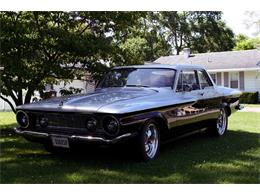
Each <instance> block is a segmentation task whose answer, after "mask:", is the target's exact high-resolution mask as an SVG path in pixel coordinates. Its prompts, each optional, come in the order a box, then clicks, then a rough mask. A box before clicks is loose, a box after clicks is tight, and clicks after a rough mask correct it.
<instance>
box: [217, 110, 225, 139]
mask: <svg viewBox="0 0 260 195" xmlns="http://www.w3.org/2000/svg"><path fill="white" fill-rule="evenodd" d="M226 125H227V116H226V112H225V110H224V109H223V108H222V109H221V110H220V114H219V116H218V119H217V130H218V133H219V135H223V134H224V133H225V130H226Z"/></svg>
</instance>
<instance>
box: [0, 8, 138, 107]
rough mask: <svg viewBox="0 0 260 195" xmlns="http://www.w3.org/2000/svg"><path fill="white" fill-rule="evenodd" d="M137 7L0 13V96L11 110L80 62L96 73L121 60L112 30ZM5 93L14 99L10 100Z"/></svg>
mask: <svg viewBox="0 0 260 195" xmlns="http://www.w3.org/2000/svg"><path fill="white" fill-rule="evenodd" d="M140 15H141V13H138V12H0V27H1V28H0V29H1V30H0V43H1V51H0V64H1V65H3V66H4V71H3V73H2V76H1V80H2V82H3V87H2V89H1V94H0V98H2V99H3V100H5V101H6V102H7V103H9V105H10V106H11V108H12V109H13V111H14V112H15V106H18V105H21V104H24V103H29V102H30V101H31V99H32V96H33V94H34V92H35V91H40V92H41V91H43V90H44V86H45V85H46V84H47V83H58V82H59V79H63V80H70V79H73V78H74V77H75V75H76V74H77V71H75V66H76V65H77V64H79V63H80V64H81V65H82V66H83V67H84V68H87V70H88V71H89V72H91V73H93V74H92V76H93V77H94V78H99V77H100V76H101V75H102V73H104V72H105V71H106V70H107V69H108V67H107V65H106V64H107V63H108V62H109V63H110V65H111V66H113V65H114V64H116V63H117V62H118V61H120V60H121V59H120V58H119V57H118V54H117V53H118V50H119V47H118V46H117V45H115V44H114V42H113V37H112V36H113V34H115V33H114V32H120V31H122V32H123V31H125V29H127V27H128V26H131V25H132V24H135V22H136V21H137V20H138V18H139V17H140ZM7 96H11V98H12V99H13V101H14V102H15V106H14V105H12V103H11V102H10V101H8V99H6V97H7Z"/></svg>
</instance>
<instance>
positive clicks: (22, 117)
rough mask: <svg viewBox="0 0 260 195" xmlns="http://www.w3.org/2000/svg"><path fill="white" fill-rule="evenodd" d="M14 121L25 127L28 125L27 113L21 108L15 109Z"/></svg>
mask: <svg viewBox="0 0 260 195" xmlns="http://www.w3.org/2000/svg"><path fill="white" fill-rule="evenodd" d="M16 121H17V123H18V124H19V125H20V126H21V127H22V128H27V127H29V125H30V119H29V116H28V114H27V113H26V112H24V111H22V110H18V111H17V113H16Z"/></svg>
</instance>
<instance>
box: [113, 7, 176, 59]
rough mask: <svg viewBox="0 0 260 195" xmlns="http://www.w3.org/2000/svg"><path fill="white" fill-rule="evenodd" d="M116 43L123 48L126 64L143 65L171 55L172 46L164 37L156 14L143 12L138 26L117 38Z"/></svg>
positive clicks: (137, 23)
mask: <svg viewBox="0 0 260 195" xmlns="http://www.w3.org/2000/svg"><path fill="white" fill-rule="evenodd" d="M115 42H116V43H117V44H118V45H120V48H122V51H121V52H122V53H121V56H122V60H123V62H124V64H143V63H144V62H145V61H154V60H156V59H157V58H159V57H161V56H165V55H170V53H171V45H170V44H169V43H168V42H167V40H165V38H164V36H163V35H162V33H161V30H160V26H159V23H158V21H157V18H155V17H154V12H142V16H141V17H140V18H139V20H138V21H137V22H136V24H135V25H131V27H130V28H128V29H127V31H125V32H124V34H121V36H120V37H118V36H117V37H116V39H115Z"/></svg>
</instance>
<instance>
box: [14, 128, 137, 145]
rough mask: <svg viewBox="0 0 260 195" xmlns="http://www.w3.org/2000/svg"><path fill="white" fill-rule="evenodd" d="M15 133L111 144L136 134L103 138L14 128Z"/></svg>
mask: <svg viewBox="0 0 260 195" xmlns="http://www.w3.org/2000/svg"><path fill="white" fill-rule="evenodd" d="M14 131H15V133H17V134H19V135H25V136H26V135H27V136H32V137H38V138H48V137H51V136H60V137H67V138H68V139H71V140H80V141H86V142H100V143H106V144H112V143H116V142H119V141H121V140H123V139H126V138H130V137H133V136H135V135H136V133H126V134H123V135H120V136H118V137H116V138H114V139H105V138H102V137H93V136H78V135H71V136H68V135H60V134H48V133H40V132H35V131H26V130H25V131H21V130H19V129H18V128H14Z"/></svg>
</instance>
